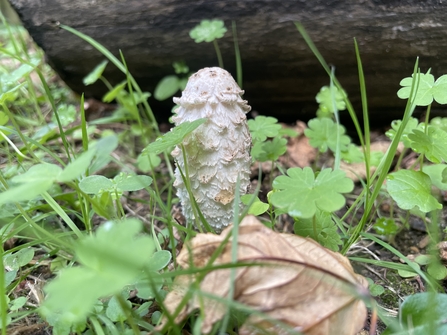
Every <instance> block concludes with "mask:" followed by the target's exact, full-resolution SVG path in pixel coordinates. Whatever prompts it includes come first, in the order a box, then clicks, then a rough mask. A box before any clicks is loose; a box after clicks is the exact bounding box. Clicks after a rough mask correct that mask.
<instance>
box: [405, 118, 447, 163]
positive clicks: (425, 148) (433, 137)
mask: <svg viewBox="0 0 447 335" xmlns="http://www.w3.org/2000/svg"><path fill="white" fill-rule="evenodd" d="M408 139H409V140H410V141H411V144H410V145H411V148H412V149H413V150H414V151H415V152H417V153H420V154H424V155H425V157H426V158H427V159H428V160H429V161H431V162H433V163H441V162H442V161H446V162H447V150H446V148H447V132H445V131H444V130H442V129H440V128H435V127H433V126H428V129H427V133H425V132H423V131H421V130H418V129H414V130H413V132H412V133H411V134H409V135H408Z"/></svg>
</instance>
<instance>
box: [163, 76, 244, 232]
mask: <svg viewBox="0 0 447 335" xmlns="http://www.w3.org/2000/svg"><path fill="white" fill-rule="evenodd" d="M243 93H244V91H242V90H241V89H240V88H239V86H238V85H237V84H236V82H235V81H234V79H233V77H232V76H231V74H229V73H228V72H227V71H225V70H223V69H221V68H218V67H212V68H204V69H202V70H200V71H198V72H197V73H195V74H193V75H192V76H191V77H190V78H189V81H188V84H187V85H186V88H185V90H184V91H183V92H182V96H181V98H174V102H175V103H176V104H178V105H179V107H178V108H177V109H176V114H177V115H176V116H175V117H173V120H174V122H175V124H176V125H179V124H181V123H183V122H185V121H194V120H197V119H201V118H207V121H206V122H205V123H204V124H202V125H201V126H199V127H198V128H197V129H196V130H194V131H193V132H192V133H191V134H189V135H188V136H187V137H186V138H185V139H184V141H183V142H182V144H183V147H184V148H185V157H186V160H187V166H188V173H189V176H188V177H189V179H190V184H191V191H192V195H193V196H194V198H195V200H196V202H197V205H198V207H199V208H200V210H201V211H202V213H203V216H204V217H205V219H206V220H207V222H208V223H209V225H210V226H211V227H213V228H214V230H215V231H216V232H220V231H221V230H222V229H223V228H225V227H226V226H228V225H229V224H231V223H232V221H233V200H234V196H235V190H236V183H237V180H238V177H239V192H240V194H241V195H242V194H245V193H246V192H247V188H248V185H249V183H250V164H251V158H250V147H251V136H250V132H249V130H248V126H247V121H246V120H247V118H246V116H245V114H246V113H247V112H249V111H250V109H251V107H250V106H249V105H248V104H247V101H245V100H242V98H241V95H242V94H243ZM172 156H173V157H174V158H175V160H176V163H177V168H176V171H175V177H176V180H175V183H174V186H175V187H176V188H177V196H178V197H179V198H180V201H181V203H182V207H183V213H184V215H185V217H186V218H187V219H189V220H194V212H193V209H192V208H191V201H190V199H189V195H188V191H187V190H186V187H185V184H184V183H183V180H182V176H181V173H180V170H179V168H180V169H181V171H182V172H183V173H186V169H185V162H184V159H183V154H182V149H181V147H180V146H177V147H176V148H175V149H174V151H172ZM240 206H241V204H240Z"/></svg>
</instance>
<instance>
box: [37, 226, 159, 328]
mask: <svg viewBox="0 0 447 335" xmlns="http://www.w3.org/2000/svg"><path fill="white" fill-rule="evenodd" d="M142 230H143V224H142V223H141V222H140V221H138V220H135V219H127V220H125V221H122V222H110V221H109V222H106V223H105V224H103V225H101V226H100V227H99V228H98V230H97V231H96V233H95V234H94V235H92V236H86V237H84V238H82V239H80V240H79V241H77V242H75V243H74V251H75V254H76V259H77V260H78V262H79V263H80V265H79V266H73V267H70V268H67V269H63V270H61V271H60V273H59V275H58V277H57V278H55V279H54V280H52V281H51V282H50V283H49V284H48V285H46V286H45V288H44V290H45V292H46V293H47V294H48V296H47V298H46V299H45V301H44V302H43V304H42V305H41V308H40V313H41V314H42V315H43V316H44V317H45V318H50V319H53V318H55V317H57V321H56V322H61V323H65V324H67V323H68V324H70V323H76V322H83V321H84V320H85V318H86V317H87V316H88V314H89V313H90V312H91V311H92V310H93V308H94V305H95V303H96V301H97V300H98V299H99V298H104V297H107V296H110V295H113V294H117V293H119V292H120V291H121V290H122V288H123V287H124V286H125V285H128V284H132V282H133V281H134V280H135V279H136V278H137V277H138V276H140V275H141V273H142V271H143V269H144V268H147V267H148V265H149V263H148V258H149V257H150V256H151V254H152V253H153V252H154V249H155V248H154V242H153V240H152V238H150V237H147V236H144V235H141V232H142ZM67 287H70V288H71V289H70V290H67ZM53 320H54V319H53Z"/></svg>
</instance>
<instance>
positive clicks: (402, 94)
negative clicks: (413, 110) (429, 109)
mask: <svg viewBox="0 0 447 335" xmlns="http://www.w3.org/2000/svg"><path fill="white" fill-rule="evenodd" d="M413 78H416V80H417V79H418V78H419V86H417V87H416V86H415V88H416V89H417V91H416V96H415V103H416V105H417V106H428V105H430V104H431V103H432V102H433V99H434V100H435V101H436V102H437V103H439V104H441V105H442V104H446V103H447V75H443V76H441V77H439V78H438V79H437V80H436V82H435V78H434V77H433V75H432V74H430V73H425V74H424V73H420V74H417V75H416V77H414V74H413V75H412V76H411V77H407V78H404V79H402V81H401V82H400V85H401V86H403V87H402V88H401V89H400V90H399V91H398V92H397V96H398V97H399V98H401V99H408V98H409V97H410V92H411V85H412V82H413ZM416 84H417V81H416Z"/></svg>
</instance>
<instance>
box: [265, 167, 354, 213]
mask: <svg viewBox="0 0 447 335" xmlns="http://www.w3.org/2000/svg"><path fill="white" fill-rule="evenodd" d="M273 188H274V190H275V192H273V193H272V194H271V195H270V198H269V199H270V201H271V203H272V204H273V205H274V206H275V207H277V208H280V209H285V210H287V212H288V213H289V214H290V215H291V216H294V217H300V218H311V217H312V216H314V215H315V213H316V211H317V209H321V210H323V211H326V212H334V211H336V210H339V209H340V208H341V207H343V206H344V204H345V202H346V199H345V197H344V196H343V195H342V194H341V193H347V192H351V191H352V190H353V189H354V183H353V182H352V180H351V179H349V178H347V177H346V174H345V173H344V172H343V171H341V170H336V171H332V169H324V170H322V171H321V172H320V173H319V174H318V175H317V176H315V175H314V172H313V171H312V169H311V168H310V167H305V168H304V169H301V168H291V169H288V170H287V176H279V177H277V178H276V179H275V180H274V181H273Z"/></svg>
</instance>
